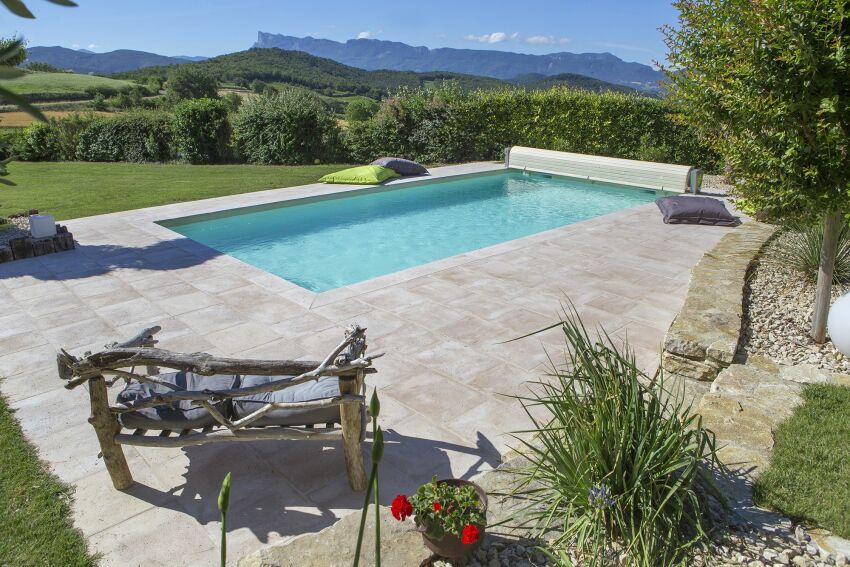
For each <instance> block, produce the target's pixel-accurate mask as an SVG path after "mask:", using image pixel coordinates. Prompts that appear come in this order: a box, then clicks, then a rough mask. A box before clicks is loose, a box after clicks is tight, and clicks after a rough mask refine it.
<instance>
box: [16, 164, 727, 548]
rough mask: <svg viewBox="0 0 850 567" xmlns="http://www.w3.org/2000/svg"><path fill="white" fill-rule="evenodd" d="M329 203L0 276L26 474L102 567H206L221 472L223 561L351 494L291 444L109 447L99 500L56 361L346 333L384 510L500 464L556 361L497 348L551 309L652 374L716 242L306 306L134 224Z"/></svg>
mask: <svg viewBox="0 0 850 567" xmlns="http://www.w3.org/2000/svg"><path fill="white" fill-rule="evenodd" d="M497 167H499V166H495V165H493V164H469V165H466V166H455V167H447V168H439V169H438V170H435V172H434V173H435V177H438V176H442V175H449V174H457V173H466V172H475V171H485V170H492V169H494V168H497ZM349 189H354V188H350V187H332V188H329V187H327V186H324V185H311V186H305V187H301V188H290V189H280V190H272V191H263V192H258V193H251V194H246V195H237V196H232V197H223V198H217V199H210V200H206V201H198V202H193V203H183V204H178V205H169V206H164V207H157V208H152V209H144V210H140V211H130V212H126V213H116V214H110V215H103V216H100V217H90V218H84V219H78V220H75V221H70V222H68V223H67V224H68V227H69V229H70V230H71V231H72V232H73V233H74V235H75V236H76V238H77V240H78V241H79V246H78V248H77V249H76V250H75V251H73V252H66V253H62V254H54V255H50V256H44V257H40V258H33V259H30V260H23V261H18V262H14V263H10V264H4V265H0V287H2V288H3V293H2V294H0V308H2V311H0V313H3V316H2V317H0V376H3V379H2V380H0V390H2V392H3V394H4V395H6V396H7V397H8V398H9V401H10V403H11V405H12V407H13V408H14V409H15V411H16V415H17V417H18V418H19V419H20V421H21V425H22V427H23V429H24V432H25V434H26V435H27V437H28V438H29V439H30V440H31V441H32V442H34V443H35V444H36V445H37V447H38V449H39V450H40V453H41V456H42V458H43V459H45V460H46V461H47V462H48V463H49V464H50V465H51V466H52V468H53V469H54V471H55V472H56V473H57V474H58V475H59V477H61V478H62V479H63V480H65V481H67V482H70V483H72V484H74V485H75V486H76V504H75V521H76V524H77V526H79V527H80V528H81V529H82V530H83V532H84V533H85V535H86V536H88V537H89V539H90V542H91V546H92V548H93V550H94V551H96V552H100V553H103V554H104V564H105V565H135V564H144V565H173V564H174V563H175V557H177V556H179V557H180V558H181V561H180V562H181V564H185V565H210V564H214V563H215V562H216V561H217V554H218V550H217V542H218V537H219V524H218V511H217V508H216V497H217V494H218V487H219V483H220V482H221V479H222V478H223V476H224V475H225V473H226V472H228V471H232V472H233V479H234V480H233V495H232V503H231V513H230V517H229V524H230V535H229V539H228V543H229V546H228V547H229V551H230V557H231V558H232V559H234V560H235V559H236V558H238V557H239V556H241V555H244V554H245V553H248V552H251V551H255V550H257V549H259V548H260V547H262V546H263V545H265V544H269V543H272V542H278V541H282V540H285V539H287V538H291V537H293V536H295V535H298V534H301V533H305V532H310V531H317V530H319V529H321V528H323V527H326V526H328V525H329V524H331V523H333V522H334V521H335V520H336V519H337V518H339V517H341V516H342V515H345V514H347V513H349V512H351V511H353V510H356V509H358V508H359V506H360V505H361V504H362V495H361V494H358V493H352V492H351V491H350V490H349V488H348V484H347V481H346V475H345V469H344V464H343V457H342V452H341V450H340V449H337V448H333V447H324V448H323V447H322V446H321V445H319V444H311V443H304V442H301V443H286V442H274V443H272V442H263V443H254V444H220V445H208V446H203V447H193V448H186V449H161V448H160V449H153V448H133V447H126V448H125V452H126V454H127V458H128V461H129V463H130V468H131V470H132V471H133V473H134V476H135V479H136V481H137V482H136V485H135V486H134V487H133V488H131V489H130V490H128V491H126V492H124V493H122V492H118V491H115V490H114V489H113V488H112V485H111V483H110V480H109V477H108V475H107V473H106V471H105V469H104V466H103V463H102V461H100V460H99V459H98V457H97V455H98V451H99V448H98V444H97V440H96V437H95V434H94V431H93V430H92V428H91V426H90V425H89V424H88V423H87V422H86V418H87V416H88V396H87V394H86V392H84V391H82V388H79V389H77V390H73V391H68V390H65V389H64V388H63V387H62V386H63V383H62V382H61V381H60V380H59V379H58V377H57V375H56V369H55V362H54V360H55V354H56V350H57V349H58V348H60V347H63V348H66V349H68V350H70V351H71V352H72V353H81V352H83V351H85V350H96V349H99V348H101V347H102V345H103V344H104V343H107V342H111V341H114V340H123V339H126V338H129V337H130V336H132V335H134V334H135V333H136V332H137V331H139V330H140V329H141V328H143V327H145V326H150V325H160V326H162V328H163V331H162V332H161V333H160V334H159V335H158V338H159V339H160V346H162V347H163V348H168V349H172V350H183V351H207V352H211V353H216V354H221V355H235V356H246V357H248V356H250V357H262V358H318V357H321V356H323V355H324V354H326V352H328V351H329V350H330V349H331V348H332V347H333V345H335V344H336V343H337V342H338V340H339V339H340V337H341V336H342V332H343V328H344V327H345V325H346V324H348V323H350V322H352V321H357V322H359V323H361V324H363V325H364V326H366V327H368V332H367V337H368V338H369V342H370V345H371V350H370V352H377V351H386V352H387V353H389V354H388V355H387V356H385V357H384V358H381V359H380V360H378V361H376V367H377V368H378V370H379V373H378V374H377V375H374V376H371V377H369V380H368V381H369V386H370V388H371V387H372V386H377V387H378V389H379V391H380V394H381V400H382V415H381V423H382V425H383V427H384V429H385V430H386V431H387V436H386V437H387V442H388V446H387V449H386V456H385V464H384V465H383V469H382V495H383V497H384V500H389V499H391V498H392V497H393V496H394V495H395V494H397V493H399V492H402V491H409V490H412V489H413V488H415V486H416V485H417V484H419V483H421V482H423V481H425V480H428V479H430V477H431V475H432V474H436V475H438V476H442V477H445V476H451V475H453V476H457V477H470V476H472V475H474V474H476V473H478V472H480V471H482V470H486V469H489V468H492V467H494V466H496V465H497V464H498V463H499V462H500V459H501V455H502V453H503V452H504V451H505V449H506V448H507V446H508V445H509V443H510V438H509V437H508V436H506V435H505V432H509V431H512V430H518V429H522V428H524V427H525V426H526V425H527V418H526V417H525V416H524V414H523V412H522V410H521V408H520V406H519V404H518V403H517V402H516V401H514V400H511V399H507V398H505V397H504V396H502V395H500V394H515V393H520V392H522V391H523V383H525V382H526V381H528V380H533V379H536V378H539V377H540V376H541V374H542V373H543V372H544V370H545V367H546V363H547V351H548V353H549V354H551V355H553V357H554V359H555V360H557V359H558V351H559V350H560V349H561V348H562V343H561V339H560V337H559V334H558V332H556V331H550V332H547V333H545V334H543V335H539V336H536V337H533V338H527V339H523V340H520V341H516V342H511V343H508V344H499V342H500V341H504V340H506V339H511V338H514V337H516V336H519V335H521V334H524V333H526V332H529V331H533V330H536V329H538V328H540V327H543V326H545V325H547V324H550V323H552V322H553V321H555V320H556V317H557V315H558V312H559V311H560V306H561V302H562V301H563V300H564V299H565V297H569V298H570V299H571V300H572V301H573V302H574V304H575V305H576V307H577V308H578V310H579V312H580V314H581V316H582V317H583V319H584V321H585V323H586V324H587V325H588V326H589V327H592V326H596V325H601V326H602V327H604V329H605V330H606V331H608V332H609V333H611V334H615V335H616V336H618V337H624V336H628V339H629V341H630V342H631V344H632V345H633V346H634V347H635V350H636V353H637V356H638V360H639V362H640V363H641V364H642V365H643V366H645V367H646V368H648V369H653V368H655V367H656V366H657V364H658V352H660V347H661V343H662V341H663V338H664V333H665V331H666V330H667V328H668V327H669V325H670V323H671V322H672V321H673V318H674V317H675V315H676V313H677V311H678V310H679V308H680V307H681V305H682V302H683V300H684V297H685V291H686V288H687V283H688V278H689V273H690V270H691V268H692V267H693V266H694V265H695V264H696V263H697V261H698V260H699V259H700V257H701V256H702V254H703V253H704V252H705V251H706V250H709V249H710V248H712V247H713V246H714V244H715V243H716V242H717V241H718V240H719V239H720V237H721V236H722V235H723V234H725V233H726V232H727V231H728V230H729V229H723V228H714V227H704V226H668V225H664V224H663V223H662V222H661V218H660V215H659V213H658V210H657V208H656V207H655V205H653V204H649V205H644V206H640V207H637V208H634V209H630V210H626V211H621V212H618V213H614V214H611V215H607V216H604V217H599V218H596V219H592V220H589V221H585V222H582V223H578V224H574V225H570V226H566V227H563V228H559V229H556V230H552V231H548V232H545V233H541V234H537V235H534V236H530V237H527V238H523V239H520V240H515V241H511V242H508V243H505V244H501V245H498V246H493V247H490V248H486V249H483V250H478V251H475V252H471V253H468V254H463V255H460V256H456V257H453V258H449V259H446V260H441V261H438V262H434V263H432V264H428V265H426V266H420V267H417V268H413V269H411V270H406V271H404V272H400V273H398V274H392V275H389V276H384V277H381V278H377V279H375V280H370V281H367V282H363V283H361V284H356V285H354V286H351V287H347V288H341V289H338V290H333V291H330V292H327V293H323V294H313V293H310V292H306V291H305V290H303V289H301V288H297V287H296V286H294V285H293V284H291V283H289V282H285V281H283V280H281V279H280V278H278V277H276V276H272V275H270V274H267V273H265V272H262V271H261V270H258V269H256V268H253V267H251V266H248V265H246V264H244V263H242V262H240V261H238V260H235V259H233V258H231V257H228V256H224V255H220V254H218V253H216V252H215V251H212V250H210V249H208V248H206V247H204V246H201V245H199V244H197V243H195V242H192V241H190V240H187V239H185V238H183V237H181V236H179V235H177V234H175V233H173V232H171V231H169V230H167V229H165V228H162V227H160V226H159V225H156V224H154V223H153V221H154V220H160V219H165V218H174V217H178V216H183V215H188V214H197V213H201V212H207V211H214V210H222V209H228V208H234V207H241V206H248V205H253V204H261V203H268V202H275V201H281V200H286V199H291V198H297V197H303V196H310V195H317V194H322V193H327V192H332V191H340V190H349ZM115 393H117V386H116V388H114V389H113V391H112V395H114V394H115ZM153 542H157V545H152V544H153Z"/></svg>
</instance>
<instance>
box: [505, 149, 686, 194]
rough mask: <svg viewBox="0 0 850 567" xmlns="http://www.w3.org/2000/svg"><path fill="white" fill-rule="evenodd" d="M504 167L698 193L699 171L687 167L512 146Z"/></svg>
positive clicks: (506, 156)
mask: <svg viewBox="0 0 850 567" xmlns="http://www.w3.org/2000/svg"><path fill="white" fill-rule="evenodd" d="M505 165H506V166H507V167H509V168H512V169H520V170H527V171H538V172H541V173H551V174H554V175H566V176H569V177H578V178H581V179H588V180H591V181H603V182H606V183H616V184H618V185H632V186H635V187H646V188H648V189H660V190H663V191H674V192H678V193H684V192H686V191H692V192H694V193H696V192H697V191H699V181H700V175H699V170H697V169H695V168H693V167H691V166H689V165H673V164H669V163H656V162H651V161H638V160H633V159H620V158H610V157H603V156H591V155H586V154H573V153H570V152H556V151H553V150H540V149H537V148H526V147H523V146H513V147H511V148H508V149H507V150H506V151H505ZM692 173H693V175H692Z"/></svg>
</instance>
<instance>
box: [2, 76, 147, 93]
mask: <svg viewBox="0 0 850 567" xmlns="http://www.w3.org/2000/svg"><path fill="white" fill-rule="evenodd" d="M132 84H133V83H132V82H130V81H122V80H118V79H108V78H106V77H96V76H94V75H80V74H76V73H35V72H30V73H27V74H25V75H24V76H23V77H18V78H17V79H10V80H8V81H3V85H4V86H5V87H6V88H8V89H9V90H10V91H12V92H15V93H18V94H22V95H31V94H35V93H82V92H84V91H85V90H86V89H87V88H89V87H112V88H114V89H120V88H123V87H128V86H130V85H132Z"/></svg>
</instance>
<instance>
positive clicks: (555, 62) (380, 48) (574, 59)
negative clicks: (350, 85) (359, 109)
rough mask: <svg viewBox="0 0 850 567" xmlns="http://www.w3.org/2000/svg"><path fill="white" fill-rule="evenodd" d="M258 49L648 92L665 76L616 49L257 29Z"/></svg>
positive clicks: (372, 66) (366, 65)
mask: <svg viewBox="0 0 850 567" xmlns="http://www.w3.org/2000/svg"><path fill="white" fill-rule="evenodd" d="M254 47H277V48H279V49H284V50H288V51H304V52H306V53H309V54H311V55H316V56H318V57H325V58H328V59H333V60H334V61H338V62H340V63H344V64H346V65H350V66H352V67H359V68H361V69H367V70H376V69H389V70H395V71H450V72H453V73H463V74H468V75H484V76H486V77H495V78H497V79H503V80H512V79H514V78H516V77H517V76H520V75H528V74H530V73H536V74H541V75H559V74H563V73H572V74H577V75H584V76H587V77H592V78H594V79H599V80H602V81H606V82H609V83H614V84H617V85H626V86H629V87H634V88H637V89H640V90H645V91H655V90H658V82H659V81H660V80H662V78H663V74H662V73H661V72H660V71H658V70H656V69H653V68H652V67H650V66H649V65H644V64H642V63H634V62H628V61H623V60H622V59H620V58H619V57H617V56H615V55H612V54H611V53H569V52H560V53H548V54H546V55H531V54H527V53H513V52H509V51H496V50H488V49H455V48H450V47H442V48H438V49H430V48H428V47H422V46H412V45H407V44H406V43H400V42H397V41H384V40H378V39H349V40H348V41H346V42H345V43H341V42H338V41H332V40H329V39H317V38H313V37H309V36H308V37H293V36H287V35H280V34H273V33H266V32H262V31H261V32H258V34H257V42H256V43H255V44H254Z"/></svg>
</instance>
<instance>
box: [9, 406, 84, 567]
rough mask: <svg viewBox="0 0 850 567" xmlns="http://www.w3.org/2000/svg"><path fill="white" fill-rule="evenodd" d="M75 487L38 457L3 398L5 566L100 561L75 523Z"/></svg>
mask: <svg viewBox="0 0 850 567" xmlns="http://www.w3.org/2000/svg"><path fill="white" fill-rule="evenodd" d="M70 499H71V487H69V486H68V485H66V484H63V483H62V482H60V481H59V480H58V479H57V478H56V477H54V476H53V475H52V474H51V473H50V472H49V471H48V469H47V467H46V466H45V465H44V464H43V463H42V462H41V461H39V460H38V455H37V454H36V452H35V449H33V447H32V446H31V445H29V444H28V443H27V442H26V441H25V440H24V437H23V435H22V433H21V428H20V426H19V425H18V422H17V421H16V420H15V418H14V416H13V414H12V412H11V410H10V409H9V406H8V405H7V404H6V400H4V399H3V398H2V397H0V502H2V504H3V513H2V514H0V534H2V536H0V565H10V566H11V565H16V566H27V565H53V566H57V567H58V566H62V567H88V566H93V565H96V560H95V558H94V557H92V556H91V555H89V553H88V550H87V547H86V541H85V539H84V538H83V534H82V533H80V532H79V530H77V529H75V528H74V527H73V524H72V523H71V508H70Z"/></svg>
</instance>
